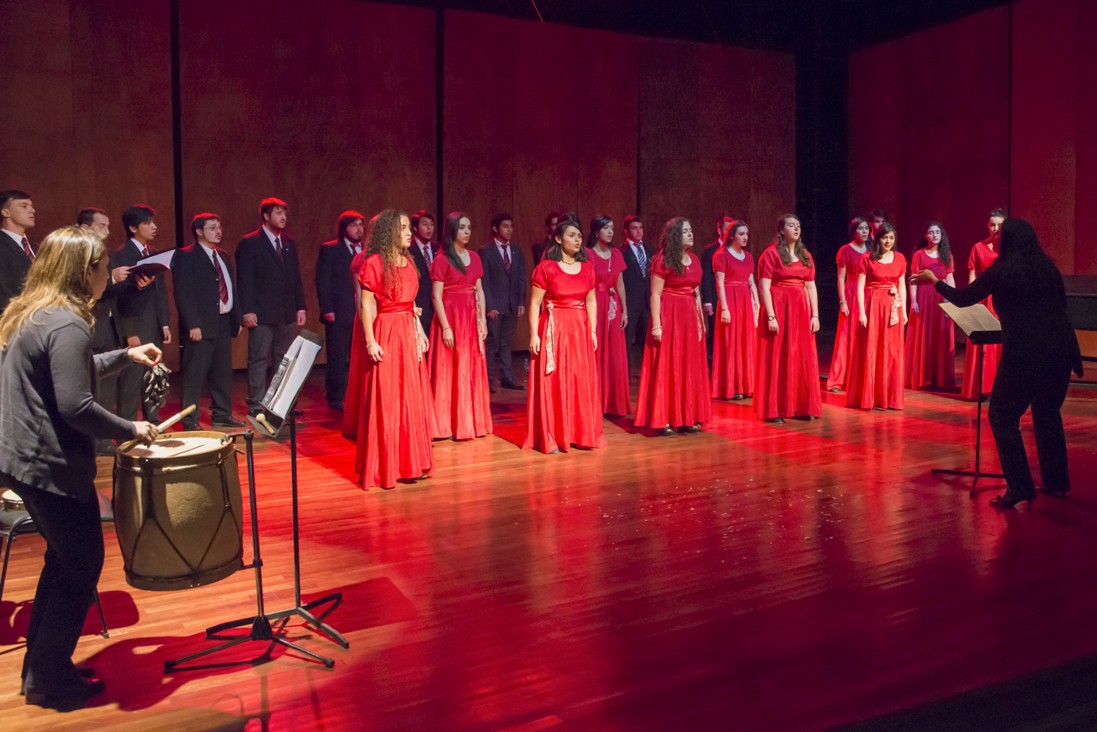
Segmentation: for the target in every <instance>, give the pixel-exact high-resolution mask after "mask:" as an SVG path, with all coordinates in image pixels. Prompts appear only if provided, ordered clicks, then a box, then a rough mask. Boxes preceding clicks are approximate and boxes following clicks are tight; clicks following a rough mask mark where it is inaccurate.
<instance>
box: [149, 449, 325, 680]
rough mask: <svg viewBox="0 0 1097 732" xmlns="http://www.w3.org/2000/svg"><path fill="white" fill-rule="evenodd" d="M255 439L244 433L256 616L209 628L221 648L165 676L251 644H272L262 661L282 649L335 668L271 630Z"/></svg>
mask: <svg viewBox="0 0 1097 732" xmlns="http://www.w3.org/2000/svg"><path fill="white" fill-rule="evenodd" d="M254 437H255V435H254V433H253V432H252V431H251V430H247V431H246V432H244V440H245V442H246V443H247V448H246V454H247V461H248V493H249V494H250V495H249V497H248V507H249V510H250V511H251V552H252V562H251V564H248V565H245V566H244V569H254V570H255V615H254V616H252V617H250V618H242V619H240V620H231V621H229V622H227V623H221V624H219V625H214V626H212V627H209V628H206V638H208V639H210V640H220V641H224V642H223V643H220V644H219V645H216V646H213V647H212V648H207V649H205V650H202V651H198V652H197V653H191V654H190V655H187V656H183V657H182V658H177V659H175V660H174V661H165V662H164V672H165V673H169V672H171V671H174V670H175V669H176V668H177V667H178V666H179V665H180V664H184V663H189V662H190V661H194V660H197V659H199V658H202V657H204V656H209V655H211V654H213V653H218V652H220V651H224V650H228V649H229V648H232V647H234V646H238V645H240V644H241V643H246V642H247V641H264V642H266V643H268V645H267V650H266V651H265V652H264V653H263V655H261V656H260V657H259V658H261V659H262V658H266V659H269V658H270V652H271V651H272V650H274V646H276V645H280V646H284V647H286V648H289V649H290V650H293V651H297V652H298V653H300V654H302V655H304V656H307V657H309V658H312V659H314V660H316V661H319V662H321V663H322V664H324V665H325V666H326V667H328V668H331V667H332V666H334V665H335V661H333V660H332V659H330V658H325V657H323V656H321V655H319V654H317V653H313V652H312V651H310V650H308V649H307V648H302V647H301V646H299V645H297V644H296V643H293V642H291V641H289V640H286V638H285V637H283V635H282V630H283V628H284V627H285V623H283V624H282V625H280V626H279V627H278V629H277V630H275V629H274V628H272V627H271V623H270V620H271V616H269V615H267V614H266V612H265V611H264V607H263V558H262V555H261V554H260V551H259V509H258V506H257V504H256V498H255V459H254V453H253V450H252V441H253V439H254ZM245 625H246V626H250V630H249V632H248V633H247V634H246V635H222V634H221V633H222V632H223V631H226V630H229V629H230V628H240V627H243V626H245Z"/></svg>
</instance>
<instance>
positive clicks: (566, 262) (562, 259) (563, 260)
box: [560, 257, 575, 264]
mask: <svg viewBox="0 0 1097 732" xmlns="http://www.w3.org/2000/svg"><path fill="white" fill-rule="evenodd" d="M560 261H561V262H563V263H564V264H575V260H574V259H573V260H571V261H570V262H569V261H568V260H566V259H564V258H563V257H560Z"/></svg>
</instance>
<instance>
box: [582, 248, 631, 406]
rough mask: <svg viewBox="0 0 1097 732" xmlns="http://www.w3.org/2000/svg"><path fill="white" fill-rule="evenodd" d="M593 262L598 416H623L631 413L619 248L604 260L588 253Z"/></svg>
mask: <svg viewBox="0 0 1097 732" xmlns="http://www.w3.org/2000/svg"><path fill="white" fill-rule="evenodd" d="M589 255H590V257H589V258H590V260H591V261H592V262H593V263H594V276H595V284H594V296H595V298H596V299H597V301H598V350H597V351H596V354H595V355H597V356H598V383H599V385H600V387H601V390H602V413H603V414H612V415H615V416H618V417H624V416H625V415H627V414H628V413H629V412H631V411H632V406H631V403H630V400H629V393H628V349H627V346H626V345H625V331H624V329H623V328H622V327H621V316H622V315H624V310H622V309H621V298H620V297H618V295H617V278H618V276H620V274H621V273H622V272H624V271H625V258H624V257H623V256H622V255H621V250H620V249H610V256H609V258H608V259H606V258H603V257H602V256H601V255H599V253H598V248H597V247H595V248H594V249H592V250H590V252H589Z"/></svg>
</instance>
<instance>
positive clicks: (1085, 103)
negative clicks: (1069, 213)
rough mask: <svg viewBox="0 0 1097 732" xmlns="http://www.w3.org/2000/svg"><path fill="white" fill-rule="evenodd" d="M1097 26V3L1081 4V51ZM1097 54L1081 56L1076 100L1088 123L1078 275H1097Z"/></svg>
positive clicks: (1078, 209)
mask: <svg viewBox="0 0 1097 732" xmlns="http://www.w3.org/2000/svg"><path fill="white" fill-rule="evenodd" d="M1094 27H1097V3H1092V2H1089V3H1086V2H1083V3H1079V5H1078V25H1077V28H1075V30H1074V32H1075V34H1076V38H1078V39H1079V40H1078V44H1079V45H1078V48H1079V49H1081V48H1082V45H1081V38H1082V37H1083V35H1082V34H1084V33H1085V34H1088V31H1089V29H1091V28H1094ZM1094 89H1097V55H1094V54H1093V53H1086V52H1080V53H1078V77H1077V87H1076V89H1075V91H1074V100H1075V102H1076V103H1077V105H1078V112H1077V115H1078V116H1077V118H1078V119H1079V120H1083V121H1084V124H1082V125H1080V126H1079V128H1078V141H1077V146H1076V151H1077V154H1078V162H1077V165H1076V166H1075V175H1076V180H1077V190H1076V191H1075V197H1074V198H1075V204H1074V212H1075V219H1074V222H1075V228H1074V242H1075V246H1074V274H1080V275H1097V246H1094V244H1093V241H1092V240H1093V234H1094V232H1097V134H1095V132H1097V131H1095V129H1094V124H1093V120H1097V96H1095V95H1094V94H1093V90H1094Z"/></svg>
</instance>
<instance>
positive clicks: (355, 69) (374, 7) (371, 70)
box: [180, 0, 436, 367]
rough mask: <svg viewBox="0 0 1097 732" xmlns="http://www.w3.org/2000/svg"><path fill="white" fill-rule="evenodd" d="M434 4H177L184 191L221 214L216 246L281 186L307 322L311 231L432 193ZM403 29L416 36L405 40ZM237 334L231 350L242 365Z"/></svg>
mask: <svg viewBox="0 0 1097 732" xmlns="http://www.w3.org/2000/svg"><path fill="white" fill-rule="evenodd" d="M434 22H435V14H434V13H433V12H431V11H428V10H423V9H416V8H404V7H397V6H389V5H382V4H375V3H360V2H354V1H352V0H332V1H331V2H325V3H320V4H317V5H313V6H308V7H305V6H301V5H300V4H295V3H290V2H288V0H261V1H254V2H250V3H247V4H235V3H218V2H211V1H210V0H193V2H187V3H183V4H182V5H181V18H180V28H181V33H180V36H181V39H182V40H181V45H182V53H181V69H180V77H181V88H182V96H183V105H182V115H181V127H182V139H183V200H184V205H185V206H186V208H187V211H186V215H187V218H188V219H189V217H190V216H192V215H193V214H194V213H197V212H199V211H203V210H213V211H217V212H218V213H220V214H221V215H222V216H224V217H225V232H226V234H225V247H226V248H227V249H228V250H229V251H234V250H235V246H236V243H237V242H238V241H239V239H240V237H241V236H242V235H243V234H245V233H247V232H248V231H251V230H252V229H254V228H255V227H256V226H258V225H259V219H258V208H259V201H260V200H261V199H262V198H264V197H266V196H278V197H279V198H283V199H285V200H286V202H287V203H288V204H289V206H290V217H289V218H290V225H289V230H290V234H291V235H292V236H293V237H294V238H295V240H296V241H297V243H298V245H299V246H300V257H301V268H302V279H303V280H304V285H305V292H306V299H307V302H308V310H309V323H308V326H307V327H309V328H310V329H313V330H316V331H317V332H322V330H323V326H322V325H321V324H320V322H319V312H318V308H317V305H316V294H315V287H314V284H313V278H314V273H315V261H316V256H317V252H318V248H319V245H320V243H321V242H323V241H326V240H328V239H331V238H333V237H334V236H335V228H336V219H337V217H338V215H339V213H340V212H342V211H343V210H346V209H351V208H353V209H357V210H359V211H361V212H362V213H363V214H365V215H366V216H367V217H369V216H371V215H372V214H373V213H375V212H377V211H378V210H380V209H382V208H386V207H396V208H410V209H413V210H414V209H415V208H418V207H420V206H426V207H430V206H431V204H432V202H433V201H434V200H435V175H434V168H435V164H436V161H435V116H436V115H435V103H434V99H435V92H434V90H435V52H434ZM408 35H418V36H419V37H421V38H422V39H423V42H422V43H419V44H416V46H415V52H414V53H412V52H409V50H408V42H407V36H408ZM246 354H247V339H246V337H241V338H239V339H237V342H236V344H235V349H234V362H235V364H236V366H237V367H242V366H244V365H245V364H246V360H247V357H246Z"/></svg>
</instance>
